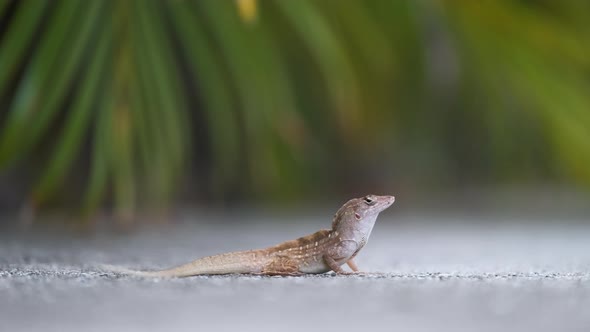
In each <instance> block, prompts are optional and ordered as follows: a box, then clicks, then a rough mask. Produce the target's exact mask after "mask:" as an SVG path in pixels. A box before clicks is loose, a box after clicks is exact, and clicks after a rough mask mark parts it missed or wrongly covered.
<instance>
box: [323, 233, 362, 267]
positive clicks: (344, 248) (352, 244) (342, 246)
mask: <svg viewBox="0 0 590 332" xmlns="http://www.w3.org/2000/svg"><path fill="white" fill-rule="evenodd" d="M357 249H358V244H357V243H356V241H354V240H342V241H340V242H339V243H338V244H336V245H335V246H334V247H332V248H330V249H329V250H328V251H327V252H326V254H324V256H323V259H324V262H325V263H326V265H328V267H329V268H330V269H331V270H332V271H334V272H336V274H353V273H354V272H352V273H351V272H346V271H344V270H343V269H342V267H340V265H342V263H338V262H342V261H348V260H350V259H349V258H351V257H352V256H353V255H354V253H355V252H356V251H357ZM347 259H348V260H347ZM353 264H354V263H353ZM355 266H356V265H355ZM357 270H358V269H357Z"/></svg>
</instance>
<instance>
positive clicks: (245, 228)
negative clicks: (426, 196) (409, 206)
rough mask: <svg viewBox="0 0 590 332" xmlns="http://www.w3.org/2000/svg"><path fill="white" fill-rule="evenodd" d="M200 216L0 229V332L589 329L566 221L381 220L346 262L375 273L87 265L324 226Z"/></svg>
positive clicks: (135, 261) (159, 257) (586, 291)
mask: <svg viewBox="0 0 590 332" xmlns="http://www.w3.org/2000/svg"><path fill="white" fill-rule="evenodd" d="M192 218H196V217H188V219H192ZM198 219H199V220H203V219H204V218H203V216H200V217H199V218H198ZM207 219H208V220H210V222H209V223H207V224H202V223H201V224H189V223H184V222H180V223H179V224H178V225H176V226H174V227H172V228H154V229H151V230H144V231H141V232H139V233H136V234H133V235H130V236H121V235H113V234H109V233H106V232H103V233H100V234H98V235H96V236H92V237H76V236H64V235H51V234H47V233H44V234H39V233H37V234H36V233H19V232H7V231H3V232H2V233H1V235H0V330H1V331H40V330H43V331H170V330H173V331H195V330H202V329H205V330H206V329H209V330H212V331H216V330H221V329H223V330H227V329H229V328H235V329H239V330H246V331H250V330H252V331H271V330H274V331H276V330H278V328H280V330H285V331H308V330H309V331H319V330H334V328H335V327H342V328H346V329H347V330H348V329H362V330H371V329H373V330H387V331H392V330H399V331H432V330H436V331H589V330H590V314H589V313H590V311H589V310H590V309H589V308H590V241H588V239H589V238H590V227H589V226H588V225H584V224H582V223H575V222H571V221H569V222H564V221H557V220H553V221H551V220H550V223H531V222H526V221H523V220H518V221H516V222H515V220H496V222H495V223H494V225H495V226H489V224H487V225H488V226H481V225H482V224H479V223H476V222H474V221H475V220H473V218H465V219H463V220H462V221H461V220H459V221H453V222H449V220H445V219H444V218H440V217H436V218H432V217H423V218H421V217H412V218H408V217H403V216H393V215H392V214H387V213H386V214H384V215H382V216H381V217H380V219H379V221H378V222H377V225H376V226H375V229H374V231H373V235H372V236H371V239H370V241H369V243H368V244H367V246H366V247H365V249H364V250H363V251H362V252H361V253H360V254H359V257H358V258H357V262H358V264H359V266H360V268H361V269H362V270H365V271H371V272H380V273H374V274H369V275H366V276H344V277H339V276H332V275H322V276H310V277H286V278H285V277H246V276H227V277H193V278H187V279H176V280H158V279H140V278H133V277H122V276H119V275H116V274H114V273H110V272H105V271H100V269H99V268H98V266H100V264H116V265H123V266H127V267H133V268H163V267H169V266H172V265H176V264H180V263H184V262H187V261H190V260H192V259H194V258H197V257H200V256H203V255H209V254H214V253H219V252H223V251H230V250H238V249H250V248H258V247H265V246H269V245H273V244H276V243H279V242H282V241H284V240H287V239H290V238H295V237H297V236H300V235H304V234H306V233H312V232H314V231H316V230H317V229H319V228H324V227H325V228H327V227H329V224H330V220H329V218H327V219H326V218H320V217H319V214H318V215H317V216H314V217H311V218H310V217H306V218H293V217H291V218H290V219H291V221H290V222H288V223H273V220H274V218H270V217H266V219H260V218H255V217H254V216H252V217H250V220H244V219H243V218H240V220H239V223H233V224H228V223H222V222H216V220H214V219H215V218H213V217H208V218H207ZM302 220H303V222H302Z"/></svg>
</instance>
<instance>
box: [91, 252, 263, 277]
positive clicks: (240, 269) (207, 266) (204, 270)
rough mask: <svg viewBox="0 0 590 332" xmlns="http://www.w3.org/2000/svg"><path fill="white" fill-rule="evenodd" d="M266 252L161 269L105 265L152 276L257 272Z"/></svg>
mask: <svg viewBox="0 0 590 332" xmlns="http://www.w3.org/2000/svg"><path fill="white" fill-rule="evenodd" d="M265 256H266V255H264V253H262V252H261V251H259V250H249V251H239V252H231V253H226V254H220V255H214V256H208V257H203V258H199V259H197V260H195V261H192V262H190V263H187V264H183V265H180V266H177V267H173V268H171V269H166V270H160V271H135V270H131V269H127V268H124V267H120V266H112V265H103V266H102V269H104V270H106V271H110V272H115V273H120V274H124V275H131V276H137V277H148V278H149V277H151V278H182V277H190V276H196V275H215V274H239V273H248V274H257V273H261V272H262V269H263V267H264V265H265V262H264V259H265Z"/></svg>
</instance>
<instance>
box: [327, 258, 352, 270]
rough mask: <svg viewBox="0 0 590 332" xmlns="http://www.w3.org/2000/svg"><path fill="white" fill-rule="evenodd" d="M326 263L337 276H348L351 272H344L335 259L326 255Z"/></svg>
mask: <svg viewBox="0 0 590 332" xmlns="http://www.w3.org/2000/svg"><path fill="white" fill-rule="evenodd" d="M324 262H326V264H327V265H328V266H329V267H330V269H331V270H332V271H334V272H336V274H347V273H349V272H346V271H344V270H343V269H342V268H341V267H340V265H338V263H336V261H335V260H334V258H332V257H330V256H328V255H324Z"/></svg>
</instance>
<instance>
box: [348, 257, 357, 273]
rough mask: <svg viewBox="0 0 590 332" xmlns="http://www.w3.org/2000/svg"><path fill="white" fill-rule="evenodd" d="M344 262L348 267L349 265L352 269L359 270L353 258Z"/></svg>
mask: <svg viewBox="0 0 590 332" xmlns="http://www.w3.org/2000/svg"><path fill="white" fill-rule="evenodd" d="M346 264H347V265H348V267H350V269H351V270H352V271H354V272H359V267H358V266H357V265H356V263H355V262H354V259H353V258H351V259H349V260H348V262H346Z"/></svg>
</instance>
